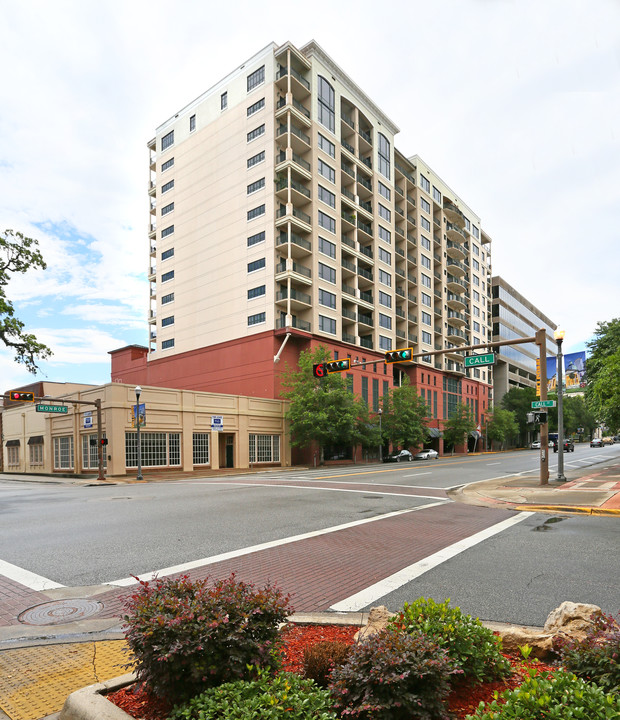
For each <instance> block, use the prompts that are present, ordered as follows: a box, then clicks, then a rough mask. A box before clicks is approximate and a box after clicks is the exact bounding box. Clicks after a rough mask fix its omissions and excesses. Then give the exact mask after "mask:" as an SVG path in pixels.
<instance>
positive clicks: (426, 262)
mask: <svg viewBox="0 0 620 720" xmlns="http://www.w3.org/2000/svg"><path fill="white" fill-rule="evenodd" d="M420 264H421V265H422V267H425V268H427V269H428V270H430V269H431V259H430V258H429V257H426V255H422V254H421V255H420Z"/></svg>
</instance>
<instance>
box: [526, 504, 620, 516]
mask: <svg viewBox="0 0 620 720" xmlns="http://www.w3.org/2000/svg"><path fill="white" fill-rule="evenodd" d="M514 509H515V510H525V511H529V512H551V513H565V514H567V515H608V516H610V517H613V516H615V517H618V516H620V509H615V508H597V507H581V506H579V505H515V506H514Z"/></svg>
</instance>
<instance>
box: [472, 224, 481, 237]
mask: <svg viewBox="0 0 620 720" xmlns="http://www.w3.org/2000/svg"><path fill="white" fill-rule="evenodd" d="M471 229H472V232H473V233H474V237H475V238H479V237H480V230H478V228H477V227H476V226H475V225H472V226H471Z"/></svg>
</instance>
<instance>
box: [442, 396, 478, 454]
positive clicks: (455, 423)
mask: <svg viewBox="0 0 620 720" xmlns="http://www.w3.org/2000/svg"><path fill="white" fill-rule="evenodd" d="M475 429H476V423H475V421H474V418H473V415H472V412H471V410H470V409H469V408H468V407H467V406H466V405H463V404H461V403H459V404H458V405H457V406H456V407H455V408H454V410H453V412H452V414H451V415H450V417H449V418H448V419H447V420H445V421H444V424H443V441H444V444H445V445H448V446H451V448H452V454H453V455H454V447H455V445H465V447H466V448H467V438H468V437H469V433H470V432H471V431H472V430H475Z"/></svg>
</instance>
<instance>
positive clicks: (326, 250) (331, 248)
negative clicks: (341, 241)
mask: <svg viewBox="0 0 620 720" xmlns="http://www.w3.org/2000/svg"><path fill="white" fill-rule="evenodd" d="M319 252H322V253H323V255H328V256H329V257H331V258H335V257H336V245H335V244H334V243H333V242H330V241H329V240H326V239H325V238H322V237H321V236H320V235H319Z"/></svg>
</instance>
